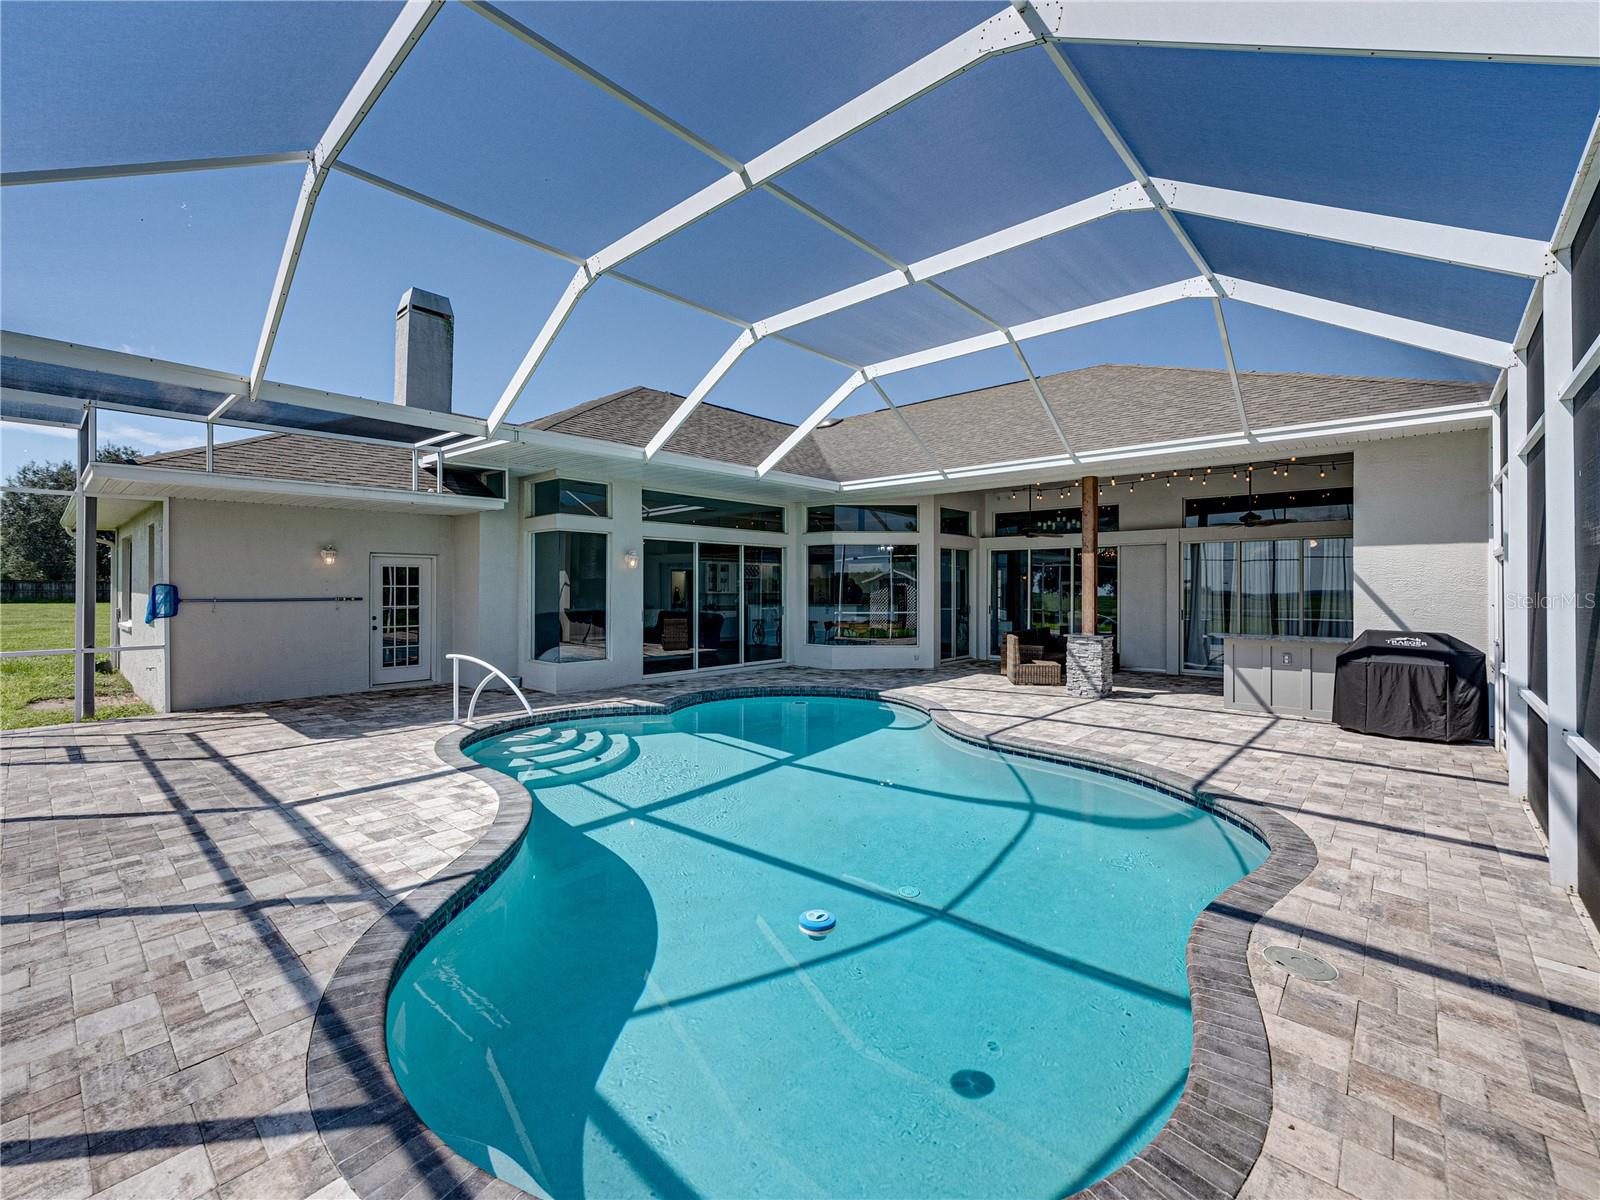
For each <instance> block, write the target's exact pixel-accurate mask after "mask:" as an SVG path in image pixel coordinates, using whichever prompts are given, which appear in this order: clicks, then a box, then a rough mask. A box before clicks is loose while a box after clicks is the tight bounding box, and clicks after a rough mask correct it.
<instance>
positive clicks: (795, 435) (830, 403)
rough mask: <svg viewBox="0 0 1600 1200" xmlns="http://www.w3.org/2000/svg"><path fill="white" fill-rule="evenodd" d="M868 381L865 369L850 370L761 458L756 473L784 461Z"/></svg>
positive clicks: (770, 468)
mask: <svg viewBox="0 0 1600 1200" xmlns="http://www.w3.org/2000/svg"><path fill="white" fill-rule="evenodd" d="M866 382H867V375H866V373H865V372H864V371H852V372H850V377H849V378H848V379H846V380H845V381H844V382H843V383H841V384H840V385H839V386H838V387H837V388H835V389H834V392H833V394H832V395H831V396H829V397H828V398H827V399H826V400H824V401H823V402H822V403H821V404H819V405H818V406H817V407H816V409H815V410H814V411H813V412H812V413H811V415H810V416H808V417H807V418H806V419H805V420H804V421H802V422H800V424H799V425H797V426H795V428H794V431H793V432H792V433H790V434H789V436H788V437H786V438H784V439H783V441H781V442H779V443H778V448H777V449H776V450H774V451H773V452H772V453H771V454H769V455H767V457H766V458H764V459H762V460H761V465H760V466H758V467H757V468H756V474H757V475H758V476H761V475H765V474H766V473H767V472H768V471H770V470H772V468H773V467H775V466H777V465H778V464H779V463H780V462H782V461H783V460H784V459H785V458H786V457H787V456H788V454H789V451H791V450H793V449H794V448H795V447H796V446H798V445H799V444H800V443H801V442H802V441H804V440H805V439H806V437H807V436H808V435H809V434H810V433H811V431H812V430H813V429H815V428H816V427H817V426H818V425H820V424H822V422H824V421H825V420H827V419H828V414H829V413H831V412H832V411H833V410H834V409H836V408H838V407H839V405H841V404H843V403H844V402H845V401H846V400H848V399H849V398H850V396H851V394H852V393H853V392H854V391H855V390H856V389H857V388H858V387H860V386H861V385H862V384H864V383H866Z"/></svg>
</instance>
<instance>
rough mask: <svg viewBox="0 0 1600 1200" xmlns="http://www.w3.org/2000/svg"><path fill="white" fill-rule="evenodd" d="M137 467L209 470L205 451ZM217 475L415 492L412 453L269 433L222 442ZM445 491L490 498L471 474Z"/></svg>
mask: <svg viewBox="0 0 1600 1200" xmlns="http://www.w3.org/2000/svg"><path fill="white" fill-rule="evenodd" d="M139 462H140V463H141V464H143V465H146V466H152V467H173V468H177V469H180V470H185V471H203V470H205V468H206V451H205V447H204V446H196V447H194V448H192V449H188V450H170V451H167V452H166V453H163V454H150V455H146V456H145V457H144V458H141V459H140V460H139ZM212 462H213V465H214V469H215V470H216V471H218V472H219V473H221V474H224V475H250V476H255V477H261V478H267V479H288V480H294V481H296V482H302V483H337V484H344V485H347V486H349V487H370V488H395V489H403V490H408V489H410V487H411V451H410V450H408V449H404V448H402V447H396V446H377V445H373V444H371V443H367V442H345V441H336V440H334V439H332V438H320V437H311V436H309V435H307V434H300V433H268V434H263V435H262V436H260V437H249V438H240V439H239V440H238V441H236V442H221V443H219V444H218V445H217V446H216V447H215V449H214V451H213V453H212ZM417 486H418V487H419V488H421V489H422V490H423V491H428V492H431V491H432V490H433V486H434V475H433V470H432V468H431V467H424V468H423V469H422V474H421V478H420V480H419V481H418V484H417ZM444 491H445V494H446V495H454V496H484V497H487V496H492V495H493V494H494V493H492V492H491V491H490V490H489V489H488V488H487V487H485V486H484V484H483V483H482V481H481V480H480V479H479V478H478V477H477V476H476V475H475V474H474V473H473V472H471V471H458V470H456V469H455V468H453V467H447V468H446V469H445V473H444Z"/></svg>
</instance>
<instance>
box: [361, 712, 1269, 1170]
mask: <svg viewBox="0 0 1600 1200" xmlns="http://www.w3.org/2000/svg"><path fill="white" fill-rule="evenodd" d="M468 753H469V754H470V755H471V756H472V757H473V758H476V759H477V760H478V761H480V762H481V763H483V764H485V765H487V766H492V767H494V768H496V769H499V770H501V771H504V772H506V773H507V774H510V775H512V776H515V777H518V778H521V779H522V780H523V782H524V783H525V784H526V785H527V786H528V787H529V790H530V791H531V792H532V793H533V796H534V804H533V815H532V818H531V822H530V826H529V830H528V835H527V838H526V840H525V841H524V843H523V845H522V846H521V848H520V849H519V850H518V851H517V852H516V854H515V856H514V858H513V859H512V861H511V862H510V864H509V865H508V866H507V868H506V870H505V871H504V873H503V874H502V875H501V876H500V877H499V879H497V880H496V881H495V883H494V884H493V885H492V886H491V887H490V888H489V889H488V890H487V891H486V892H485V893H484V895H483V896H481V897H480V898H479V899H478V900H476V901H475V902H474V903H473V904H472V905H471V906H470V907H468V908H467V909H466V910H465V911H464V912H462V913H461V914H460V915H459V916H458V917H457V918H456V919H455V920H454V921H452V922H451V923H450V924H448V925H447V926H445V928H444V929H443V930H441V931H440V932H439V933H438V934H437V936H435V937H434V938H433V940H432V941H430V942H428V943H427V944H426V945H425V946H424V947H423V948H422V950H421V951H420V953H419V954H418V955H417V956H416V957H415V958H414V959H413V960H412V961H411V962H410V964H409V965H408V966H407V967H406V968H405V970H404V971H403V972H402V973H401V975H400V976H399V978H398V979H397V980H396V981H395V986H394V989H393V991H392V993H391V995H390V998H389V1004H388V1043H389V1054H390V1060H391V1063H392V1065H393V1067H394V1070H395V1074H396V1077H397V1078H398V1079H399V1081H400V1083H401V1086H402V1087H403V1089H404V1090H405V1093H406V1095H407V1097H408V1099H409V1100H410V1102H411V1104H412V1105H413V1107H414V1108H415V1109H416V1110H417V1112H418V1113H419V1115H420V1116H421V1117H422V1118H423V1120H424V1121H426V1122H427V1123H428V1124H429V1125H430V1126H431V1127H432V1128H433V1129H434V1131H435V1132H437V1133H438V1134H439V1135H440V1136H441V1137H442V1138H443V1139H444V1140H445V1141H446V1142H448V1143H449V1144H450V1145H451V1146H452V1147H453V1148H454V1149H455V1150H456V1151H457V1152H458V1153H460V1154H462V1155H463V1156H465V1157H466V1158H468V1159H470V1160H472V1161H473V1162H475V1163H477V1164H479V1165H480V1166H482V1167H484V1168H485V1169H486V1170H489V1171H491V1172H493V1173H494V1174H496V1175H499V1176H501V1177H502V1178H505V1179H507V1180H509V1181H510V1182H513V1183H517V1184H519V1185H521V1186H523V1187H529V1186H531V1185H535V1184H536V1185H538V1186H540V1187H542V1188H544V1189H546V1190H548V1191H550V1192H551V1193H553V1194H554V1195H555V1196H557V1197H560V1198H562V1200H565V1198H567V1197H578V1196H594V1197H601V1196H604V1197H623V1196H646V1195H665V1196H691V1195H700V1196H718V1197H725V1196H750V1197H758V1196H795V1195H801V1194H806V1195H831V1196H862V1197H866V1196H884V1197H887V1196H909V1195H915V1196H927V1197H935V1196H939V1197H943V1196H951V1197H954V1196H1058V1195H1061V1194H1062V1193H1064V1192H1069V1191H1072V1190H1074V1189H1077V1188H1080V1187H1083V1186H1086V1185H1087V1184H1089V1183H1091V1182H1093V1181H1094V1180H1095V1179H1098V1178H1100V1177H1102V1176H1104V1175H1107V1174H1109V1173H1110V1172H1111V1171H1113V1170H1114V1169H1115V1168H1116V1167H1117V1166H1119V1165H1120V1164H1121V1163H1122V1162H1124V1161H1126V1160H1127V1159H1128V1158H1130V1157H1132V1155H1133V1154H1135V1153H1136V1152H1137V1151H1138V1150H1139V1149H1140V1147H1142V1146H1143V1145H1144V1144H1145V1143H1146V1142H1147V1141H1149V1140H1150V1138H1151V1137H1153V1136H1154V1135H1155V1133H1156V1131H1157V1130H1158V1129H1159V1128H1160V1127H1161V1125H1162V1124H1163V1122H1164V1121H1165V1119H1166V1117H1167V1115H1168V1114H1169V1113H1170V1112H1171V1110H1172V1108H1173V1106H1174V1105H1175V1104H1176V1103H1177V1100H1178V1096H1179V1094H1180V1093H1181V1091H1182V1089H1183V1084H1184V1080H1185V1076H1186V1071H1187V1067H1188V1062H1189V1053H1190V1037H1191V1025H1190V1013H1189V999H1188V986H1187V978H1186V973H1185V965H1184V953H1185V946H1186V942H1187V937H1188V931H1189V927H1190V925H1191V924H1192V922H1193V920H1194V918H1195V916H1196V915H1197V914H1198V913H1199V912H1200V910H1201V909H1203V908H1204V907H1205V906H1206V904H1207V903H1209V902H1210V901H1211V900H1212V899H1213V898H1214V897H1215V896H1216V895H1217V894H1218V893H1220V892H1221V891H1223V890H1224V889H1225V888H1227V887H1228V886H1229V885H1230V884H1232V883H1233V882H1234V881H1235V880H1237V879H1239V878H1241V877H1242V876H1243V875H1245V874H1246V873H1248V872H1249V871H1250V870H1252V869H1254V868H1255V867H1256V866H1257V865H1259V864H1260V863H1261V862H1263V861H1264V860H1265V859H1266V857H1267V848H1266V846H1265V845H1264V844H1263V843H1262V842H1261V841H1260V840H1259V839H1258V838H1256V837H1254V836H1253V835H1251V834H1250V833H1247V832H1246V831H1244V830H1243V829H1240V828H1239V827H1237V826H1235V825H1233V824H1230V823H1229V822H1227V821H1225V820H1223V819H1221V818H1219V817H1217V816H1216V815H1214V814H1212V813H1210V812H1207V811H1205V810H1203V809H1201V808H1198V807H1196V806H1194V805H1191V804H1188V803H1185V802H1183V801H1181V800H1178V799H1176V798H1173V797H1170V796H1167V795H1165V794H1164V793H1162V792H1159V791H1157V790H1155V789H1152V788H1147V787H1143V786H1141V785H1138V784H1134V783H1131V782H1126V781H1123V780H1120V779H1117V778H1114V777H1111V776H1108V775H1104V774H1099V773H1095V772H1090V771H1085V770H1081V769H1077V768H1072V767H1066V766H1060V765H1056V764H1051V763H1047V762H1042V761H1038V760H1034V759H1027V758H1022V757H1018V756H1013V755H1007V754H1001V753H998V752H995V751H992V750H988V749H985V748H981V747H976V746H972V745H969V744H967V743H964V742H961V741H959V740H957V739H955V738H953V737H950V736H948V735H946V734H944V733H941V732H940V731H939V730H938V729H937V728H936V727H935V726H934V725H933V723H932V721H931V720H930V719H929V718H928V717H927V716H926V715H925V714H923V713H921V712H917V711H915V710H912V709H909V708H905V707H902V706H898V705H890V704H884V703H878V702H873V701H864V700H846V699H838V698H822V697H805V698H799V697H762V698H758V699H739V700H722V701H713V702H709V703H704V704H698V705H693V706H690V707H686V708H682V709H679V710H678V711H676V712H674V713H671V714H666V715H654V714H653V715H648V716H638V717H607V718H602V719H597V720H589V721H578V722H568V723H563V724H557V725H553V726H549V727H544V728H538V729H530V730H521V731H517V732H514V733H511V734H506V735H502V736H499V737H495V738H490V739H486V740H484V741H481V742H478V743H476V744H475V745H473V746H471V747H470V749H469V750H468ZM814 909H823V910H827V911H828V912H830V913H831V914H832V915H833V917H834V919H835V921H836V924H835V926H834V928H833V929H832V931H831V932H829V933H827V934H826V936H823V937H821V938H816V937H814V936H811V935H808V933H807V932H805V931H804V930H802V929H801V928H800V922H801V917H802V914H804V913H806V912H807V911H808V910H814Z"/></svg>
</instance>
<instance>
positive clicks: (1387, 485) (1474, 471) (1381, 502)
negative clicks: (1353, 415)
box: [1354, 428, 1490, 651]
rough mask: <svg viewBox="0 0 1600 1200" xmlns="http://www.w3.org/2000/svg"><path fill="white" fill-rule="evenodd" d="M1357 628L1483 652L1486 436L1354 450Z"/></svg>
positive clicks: (1440, 437) (1400, 441)
mask: <svg viewBox="0 0 1600 1200" xmlns="http://www.w3.org/2000/svg"><path fill="white" fill-rule="evenodd" d="M1355 460H1356V462H1355V478H1356V484H1355V486H1356V506H1355V546H1354V557H1355V573H1356V586H1355V625H1356V632H1357V633H1360V632H1361V631H1362V630H1364V629H1403V630H1412V631H1417V632H1427V633H1448V634H1454V635H1455V636H1456V637H1459V638H1464V639H1465V640H1466V641H1468V642H1470V643H1471V644H1472V645H1474V646H1476V647H1477V648H1478V649H1480V650H1484V651H1487V650H1488V649H1489V635H1488V601H1487V599H1486V596H1487V589H1488V569H1489V551H1490V546H1489V487H1488V479H1489V470H1488V463H1489V434H1488V430H1487V428H1484V429H1481V430H1473V431H1469V432H1465V433H1442V434H1432V435H1429V436H1425V437H1406V438H1395V439H1393V440H1390V441H1382V442H1368V443H1364V444H1362V445H1360V446H1358V447H1357V448H1356V451H1355Z"/></svg>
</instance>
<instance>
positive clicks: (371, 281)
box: [245, 174, 572, 416]
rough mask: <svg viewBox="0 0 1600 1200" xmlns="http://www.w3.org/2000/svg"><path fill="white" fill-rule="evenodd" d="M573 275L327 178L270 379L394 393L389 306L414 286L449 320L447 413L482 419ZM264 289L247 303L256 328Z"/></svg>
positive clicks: (538, 256) (369, 189)
mask: <svg viewBox="0 0 1600 1200" xmlns="http://www.w3.org/2000/svg"><path fill="white" fill-rule="evenodd" d="M571 276H572V268H571V267H570V266H569V265H568V264H567V263H565V262H563V261H562V260H561V259H558V258H555V257H553V256H551V255H548V254H544V253H541V252H540V251H538V250H535V249H533V248H532V247H530V246H526V245H523V244H521V243H519V242H514V241H511V240H510V239H508V238H504V237H501V236H500V235H498V234H494V233H490V232H489V231H488V230H485V229H480V228H478V227H477V226H474V225H470V224H468V223H466V222H465V221H459V220H456V219H455V218H453V217H449V216H446V215H445V214H443V213H440V212H437V211H435V210H434V209H431V208H428V207H425V206H424V205H421V204H414V203H412V202H411V201H408V200H405V199H402V198H401V197H399V196H396V195H394V194H392V193H390V192H386V191H384V190H382V189H380V188H376V187H373V186H371V185H370V184H367V183H365V182H363V181H361V180H358V179H355V178H352V177H350V176H347V175H337V174H336V175H334V176H332V177H331V178H330V179H329V180H328V182H327V185H326V186H325V187H324V188H323V190H322V199H321V200H320V201H318V203H317V212H316V219H315V220H313V221H312V223H311V228H310V230H309V232H308V234H307V236H306V241H305V248H304V250H303V251H302V253H301V255H300V267H299V270H298V271H297V273H296V275H295V282H294V288H293V290H291V291H290V293H289V300H288V303H287V304H286V305H285V306H284V313H283V320H282V322H281V324H280V326H279V330H278V340H277V345H276V347H275V349H274V350H273V355H272V361H271V364H270V369H269V371H268V374H269V377H270V378H272V379H276V380H281V381H283V382H285V383H295V384H300V385H302V386H305V387H315V388H321V389H326V390H330V391H337V392H344V393H346V394H349V395H356V396H367V397H370V398H372V399H374V400H389V399H391V398H393V397H394V395H395V378H394V370H395V338H396V336H397V333H398V330H397V327H396V310H397V309H398V307H399V303H400V299H401V297H402V296H403V295H405V293H406V291H407V289H409V288H412V287H420V288H423V289H424V290H426V291H430V292H433V293H435V294H437V295H441V296H444V297H445V298H446V299H447V300H449V302H450V307H451V310H452V312H453V314H454V318H455V319H454V335H453V337H454V342H453V358H454V383H453V389H452V391H453V408H454V410H455V411H456V412H459V413H469V414H472V415H474V416H486V415H488V413H489V411H490V409H491V408H492V406H493V404H494V402H495V400H496V399H497V398H498V397H499V395H500V392H501V389H502V388H504V387H505V384H506V381H507V380H509V379H510V378H511V376H512V373H513V372H514V371H515V370H516V369H517V365H518V364H519V363H520V362H521V361H522V356H523V355H524V354H525V353H526V352H527V349H528V344H529V343H530V342H531V341H532V340H533V335H534V333H536V332H537V331H538V327H539V322H540V321H541V320H542V318H543V313H545V312H547V311H548V310H549V309H550V308H551V307H553V306H554V305H555V302H556V300H557V299H558V298H559V297H560V295H561V291H562V289H563V288H564V287H566V285H567V281H568V280H569V279H570V278H571ZM269 279H270V276H269ZM270 290H271V289H270V284H269V285H267V287H266V289H265V290H264V291H263V292H261V293H260V294H259V295H258V296H257V297H256V298H255V300H256V304H257V306H258V313H257V316H256V322H257V325H258V327H259V322H260V320H261V312H262V311H264V307H265V303H266V296H267V294H268V292H270ZM245 369H246V370H248V365H247V366H246V368H245Z"/></svg>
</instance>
